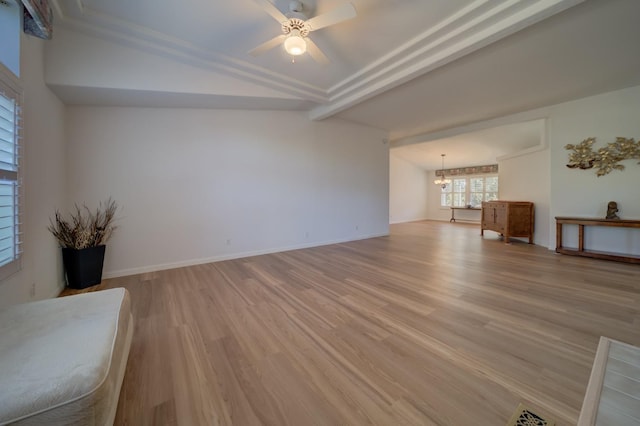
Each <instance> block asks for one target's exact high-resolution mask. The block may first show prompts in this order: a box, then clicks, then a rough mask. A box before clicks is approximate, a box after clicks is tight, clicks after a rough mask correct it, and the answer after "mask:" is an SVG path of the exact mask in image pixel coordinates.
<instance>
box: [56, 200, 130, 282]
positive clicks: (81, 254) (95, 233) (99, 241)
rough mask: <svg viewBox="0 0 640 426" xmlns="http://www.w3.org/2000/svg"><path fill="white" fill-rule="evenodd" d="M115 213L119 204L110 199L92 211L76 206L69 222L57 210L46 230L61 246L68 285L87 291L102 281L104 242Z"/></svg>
mask: <svg viewBox="0 0 640 426" xmlns="http://www.w3.org/2000/svg"><path fill="white" fill-rule="evenodd" d="M117 210H118V205H117V204H116V202H115V201H113V200H112V199H111V198H109V199H108V200H107V201H106V202H104V203H102V202H101V203H100V204H99V205H98V207H97V208H96V209H95V211H94V210H91V209H89V208H88V207H87V206H86V205H84V204H83V206H82V207H79V206H78V205H77V204H76V206H75V211H74V212H72V213H71V215H70V216H71V219H70V220H66V219H65V218H64V217H62V215H61V214H60V212H59V211H58V210H56V215H55V219H54V220H50V225H49V227H48V229H49V231H51V233H52V234H53V235H54V236H55V237H56V239H57V240H58V243H59V244H60V247H62V263H63V264H64V270H65V275H66V278H67V286H69V287H71V288H87V287H90V286H92V285H96V284H100V283H101V282H102V266H103V264H104V253H105V248H106V246H105V243H106V242H107V240H109V238H110V237H111V234H112V233H113V231H114V230H115V229H116V227H115V226H114V225H113V221H114V219H115V214H116V211H117Z"/></svg>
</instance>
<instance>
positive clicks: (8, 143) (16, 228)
mask: <svg viewBox="0 0 640 426" xmlns="http://www.w3.org/2000/svg"><path fill="white" fill-rule="evenodd" d="M20 99H21V98H20V90H19V88H17V87H16V86H15V84H12V82H11V79H10V78H8V77H7V75H6V73H5V72H3V70H2V69H0V279H3V278H6V277H7V276H9V275H11V274H12V273H14V272H17V271H18V270H19V269H20V253H21V232H20V200H21V196H20V193H21V191H20V171H19V164H20V143H19V142H20Z"/></svg>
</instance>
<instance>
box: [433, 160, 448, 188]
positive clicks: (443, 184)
mask: <svg viewBox="0 0 640 426" xmlns="http://www.w3.org/2000/svg"><path fill="white" fill-rule="evenodd" d="M445 155H446V154H440V156H441V157H442V169H441V174H440V176H436V180H434V181H433V183H435V184H436V185H440V187H441V188H442V189H445V188H446V187H447V185H449V184H450V183H451V179H447V178H446V177H445V175H444V156H445Z"/></svg>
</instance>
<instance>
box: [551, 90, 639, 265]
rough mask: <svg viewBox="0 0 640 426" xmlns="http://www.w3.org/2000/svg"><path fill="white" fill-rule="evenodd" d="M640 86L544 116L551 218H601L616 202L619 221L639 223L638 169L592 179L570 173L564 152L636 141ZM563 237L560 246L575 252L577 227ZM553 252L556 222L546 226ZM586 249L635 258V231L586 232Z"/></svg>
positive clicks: (628, 166) (629, 163)
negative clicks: (587, 142) (585, 144)
mask: <svg viewBox="0 0 640 426" xmlns="http://www.w3.org/2000/svg"><path fill="white" fill-rule="evenodd" d="M639 111H640V86H637V87H633V88H629V89H625V90H619V91H615V92H610V93H605V94H602V95H598V96H592V97H589V98H584V99H581V100H578V101H574V102H568V103H565V104H561V105H557V106H555V107H553V108H551V111H550V113H549V117H550V119H549V141H550V148H551V217H552V218H553V217H555V216H586V217H601V218H604V216H605V214H606V205H607V202H609V201H617V202H618V208H619V209H620V212H619V215H620V217H621V218H623V219H640V186H639V185H638V182H640V165H638V164H637V163H638V160H626V161H624V162H623V163H622V164H624V166H625V170H624V171H622V172H620V171H613V172H612V173H610V174H608V175H606V176H602V177H596V174H595V170H594V169H591V170H579V169H569V168H567V167H566V164H567V160H568V153H569V151H567V150H566V149H565V148H564V146H565V145H566V144H569V143H571V144H576V143H579V142H581V141H582V140H583V139H586V138H588V137H595V138H597V139H596V144H595V145H594V148H595V149H597V148H599V147H603V146H605V145H606V144H607V143H609V142H613V141H614V140H615V138H616V137H617V136H622V137H628V138H634V139H635V140H638V139H640V115H639ZM572 228H573V229H571V230H567V232H566V233H565V241H564V245H567V246H572V247H576V246H577V230H576V229H575V228H576V227H572ZM550 235H551V241H553V246H554V247H555V221H552V223H551V229H550ZM585 238H586V245H587V248H592V249H597V250H606V251H622V252H627V253H635V254H640V230H631V229H620V228H618V229H605V228H595V229H594V228H588V229H587V230H586V237H585Z"/></svg>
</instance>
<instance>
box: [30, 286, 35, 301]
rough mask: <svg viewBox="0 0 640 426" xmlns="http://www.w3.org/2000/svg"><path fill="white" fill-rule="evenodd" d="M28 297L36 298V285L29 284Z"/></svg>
mask: <svg viewBox="0 0 640 426" xmlns="http://www.w3.org/2000/svg"><path fill="white" fill-rule="evenodd" d="M29 297H30V298H32V299H33V298H34V297H36V283H31V285H30V286H29Z"/></svg>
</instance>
